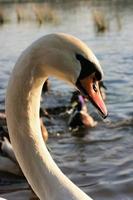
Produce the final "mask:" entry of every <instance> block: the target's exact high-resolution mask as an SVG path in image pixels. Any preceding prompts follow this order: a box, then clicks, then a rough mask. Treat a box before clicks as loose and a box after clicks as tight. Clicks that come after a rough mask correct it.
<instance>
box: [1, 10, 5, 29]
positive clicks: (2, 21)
mask: <svg viewBox="0 0 133 200" xmlns="http://www.w3.org/2000/svg"><path fill="white" fill-rule="evenodd" d="M5 21H6V20H5V16H4V11H3V9H2V8H0V25H2V24H4V23H5Z"/></svg>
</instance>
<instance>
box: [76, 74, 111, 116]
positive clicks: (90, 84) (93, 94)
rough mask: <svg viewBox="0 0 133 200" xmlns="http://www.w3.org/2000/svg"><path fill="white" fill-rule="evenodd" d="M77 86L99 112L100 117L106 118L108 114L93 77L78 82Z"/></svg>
mask: <svg viewBox="0 0 133 200" xmlns="http://www.w3.org/2000/svg"><path fill="white" fill-rule="evenodd" d="M77 86H78V88H79V89H80V90H81V91H82V92H83V93H84V94H85V96H88V98H89V100H90V101H91V102H92V104H93V105H94V106H95V107H96V108H97V109H98V110H99V111H100V113H101V115H102V117H103V118H106V117H107V115H108V112H107V109H106V106H105V103H104V101H103V99H102V96H101V92H100V89H99V84H98V81H96V80H95V78H94V75H92V76H89V77H86V78H84V79H82V80H78V83H77Z"/></svg>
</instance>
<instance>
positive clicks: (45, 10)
mask: <svg viewBox="0 0 133 200" xmlns="http://www.w3.org/2000/svg"><path fill="white" fill-rule="evenodd" d="M33 11H34V14H35V18H36V20H37V22H38V23H39V24H40V25H41V24H42V23H45V22H47V23H57V22H58V17H57V14H56V11H55V9H53V8H52V7H51V6H50V5H49V4H43V5H41V6H39V5H36V6H35V5H34V7H33Z"/></svg>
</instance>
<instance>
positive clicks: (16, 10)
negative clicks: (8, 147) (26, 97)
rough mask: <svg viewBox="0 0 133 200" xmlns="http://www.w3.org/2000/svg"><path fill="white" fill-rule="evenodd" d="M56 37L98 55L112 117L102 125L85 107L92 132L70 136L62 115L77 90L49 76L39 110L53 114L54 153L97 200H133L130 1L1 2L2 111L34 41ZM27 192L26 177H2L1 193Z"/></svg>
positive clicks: (86, 130)
mask: <svg viewBox="0 0 133 200" xmlns="http://www.w3.org/2000/svg"><path fill="white" fill-rule="evenodd" d="M53 32H64V33H69V34H72V35H74V36H76V37H78V38H80V39H81V40H83V41H84V42H85V43H86V44H87V45H88V46H89V47H90V48H91V49H92V50H93V52H94V53H95V55H96V56H97V58H98V59H99V61H100V63H101V65H102V68H103V70H104V84H105V86H106V88H107V90H106V96H107V98H106V100H105V102H106V105H107V108H108V112H109V116H108V118H107V119H106V120H104V121H103V120H102V119H101V118H100V117H99V116H98V114H97V112H96V110H95V109H94V108H93V107H92V106H91V105H90V103H87V107H88V110H89V111H88V112H89V113H90V114H91V116H92V117H93V118H94V120H96V121H97V122H98V123H97V126H96V127H95V128H82V129H80V130H78V131H77V132H76V134H73V133H72V131H70V129H69V128H68V121H69V119H68V116H66V115H65V114H64V112H65V110H66V109H67V107H69V106H70V99H71V96H72V93H73V91H74V88H70V86H68V85H66V84H65V83H64V82H61V81H59V80H57V79H55V78H52V77H50V78H49V82H50V89H49V92H48V94H47V95H43V96H45V99H46V100H44V101H43V97H42V102H41V106H42V108H43V109H44V108H47V109H48V111H49V112H51V113H50V114H51V116H52V117H51V118H47V119H44V118H43V119H44V121H46V127H47V129H48V131H49V140H48V146H49V148H50V151H51V152H52V153H51V154H52V156H53V158H54V160H55V161H56V163H57V164H58V166H59V167H60V168H61V169H62V171H63V172H64V173H65V174H66V175H67V176H68V177H69V178H70V179H71V180H72V181H73V182H74V183H76V184H77V185H78V186H79V187H80V188H81V189H82V190H84V191H85V192H86V193H87V194H89V195H90V196H91V197H93V198H94V199H95V200H107V199H108V200H132V199H133V110H132V109H133V1H132V0H126V1H125V0H78V1H77V0H70V1H69V0H57V1H56V0H55V1H54V0H51V1H37V0H36V1H31V0H29V1H24V0H20V1H19V0H16V1H15V0H14V1H12V0H3V1H2V0H0V110H1V112H3V113H4V109H5V108H4V102H5V92H6V87H7V83H8V79H9V76H10V74H11V71H12V69H13V66H14V64H15V62H16V60H17V58H18V57H19V55H20V54H21V53H22V51H23V50H24V49H25V48H26V47H27V46H28V45H30V44H31V43H32V42H33V41H35V40H36V39H38V38H40V37H41V36H43V35H46V34H49V33H53ZM1 127H2V125H1ZM3 131H5V129H4V130H3V129H1V131H0V134H2V133H3ZM0 155H1V156H6V155H4V154H3V153H1V154H0ZM1 162H2V161H1ZM1 164H2V163H0V165H1ZM16 188H17V189H16ZM27 189H29V186H28V184H27V182H26V180H25V179H24V178H23V177H21V176H20V177H19V176H15V175H13V174H11V173H7V172H3V170H2V171H0V194H3V193H8V192H13V191H15V190H21V191H22V190H27Z"/></svg>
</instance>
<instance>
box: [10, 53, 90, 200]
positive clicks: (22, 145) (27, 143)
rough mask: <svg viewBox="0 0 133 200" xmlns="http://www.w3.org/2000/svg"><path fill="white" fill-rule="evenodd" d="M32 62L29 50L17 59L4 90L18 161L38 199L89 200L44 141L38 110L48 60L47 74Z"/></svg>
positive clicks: (12, 139)
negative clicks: (64, 171) (64, 170)
mask: <svg viewBox="0 0 133 200" xmlns="http://www.w3.org/2000/svg"><path fill="white" fill-rule="evenodd" d="M40 54H42V52H40ZM32 58H33V57H32V56H31V51H29V49H28V50H26V51H25V52H24V54H23V55H22V56H21V57H20V59H19V60H18V62H17V64H16V66H15V68H14V70H13V74H12V76H11V79H10V81H9V85H8V90H7V97H6V115H7V124H8V129H9V134H10V138H11V142H12V145H13V148H14V151H15V155H16V157H17V160H18V162H19V164H20V166H21V168H22V171H23V173H24V175H25V176H26V178H27V180H28V182H29V184H30V185H31V187H32V188H33V190H34V191H35V193H36V194H37V196H38V197H39V198H40V199H42V200H68V199H69V200H81V199H82V200H91V198H90V197H88V196H87V195H86V194H85V193H84V192H82V191H81V190H80V189H79V188H78V187H77V186H75V185H74V184H73V183H72V182H71V181H70V180H69V179H68V178H67V177H66V176H65V175H64V174H63V173H62V172H61V171H60V169H59V168H58V167H57V165H56V164H55V162H54V161H53V159H52V157H51V156H50V154H49V152H48V150H47V148H46V145H45V143H44V141H43V138H42V134H41V128H40V120H39V108H40V96H41V89H42V85H43V83H44V81H45V80H46V78H47V73H46V76H45V72H47V60H46V63H45V59H44V58H43V59H42V60H41V61H42V62H43V66H44V65H45V68H44V69H45V70H46V71H45V70H44V69H43V71H42V68H41V67H42V62H41V61H40V60H39V63H37V60H36V61H35V63H34V60H32ZM37 59H39V58H38V57H37ZM34 64H37V65H34ZM41 73H43V74H41Z"/></svg>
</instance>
